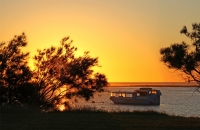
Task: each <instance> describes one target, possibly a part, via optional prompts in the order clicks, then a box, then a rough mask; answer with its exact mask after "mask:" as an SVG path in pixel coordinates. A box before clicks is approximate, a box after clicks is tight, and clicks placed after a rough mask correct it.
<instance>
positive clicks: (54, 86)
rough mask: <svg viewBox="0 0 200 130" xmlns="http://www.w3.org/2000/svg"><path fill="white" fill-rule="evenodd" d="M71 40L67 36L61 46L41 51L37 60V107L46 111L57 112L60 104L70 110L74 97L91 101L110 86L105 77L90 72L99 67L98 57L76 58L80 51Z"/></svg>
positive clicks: (34, 78) (34, 77) (87, 54)
mask: <svg viewBox="0 0 200 130" xmlns="http://www.w3.org/2000/svg"><path fill="white" fill-rule="evenodd" d="M68 41H69V37H65V38H63V39H62V41H61V44H60V46H59V47H53V46H52V47H50V48H47V49H43V50H38V51H37V52H38V54H37V55H35V57H34V61H35V62H34V63H35V70H34V73H33V82H34V84H36V86H37V88H38V94H37V95H38V96H37V97H38V105H39V106H40V107H42V108H43V109H55V108H56V105H57V104H59V103H62V104H65V106H66V107H70V105H69V102H68V101H69V99H71V98H72V97H82V98H85V99H86V100H89V99H90V97H92V96H93V94H94V92H102V91H104V87H106V86H107V84H108V82H107V79H106V76H105V75H104V74H100V73H94V72H93V70H92V69H91V68H92V67H93V66H98V58H91V57H90V56H89V52H85V53H84V55H83V56H80V57H75V51H77V48H76V47H74V46H72V45H71V43H72V41H70V42H68Z"/></svg>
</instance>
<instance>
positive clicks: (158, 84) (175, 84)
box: [108, 82, 199, 87]
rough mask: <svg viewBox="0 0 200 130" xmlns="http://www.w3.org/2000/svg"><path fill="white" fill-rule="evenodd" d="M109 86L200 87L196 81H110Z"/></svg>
mask: <svg viewBox="0 0 200 130" xmlns="http://www.w3.org/2000/svg"><path fill="white" fill-rule="evenodd" d="M108 87H199V85H198V84H197V83H196V82H191V83H187V82H110V83H109V85H108Z"/></svg>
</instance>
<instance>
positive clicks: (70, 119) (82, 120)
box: [0, 108, 200, 130]
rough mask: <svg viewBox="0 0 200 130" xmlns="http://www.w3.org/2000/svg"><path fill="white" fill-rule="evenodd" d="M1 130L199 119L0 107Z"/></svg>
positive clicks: (143, 129)
mask: <svg viewBox="0 0 200 130" xmlns="http://www.w3.org/2000/svg"><path fill="white" fill-rule="evenodd" d="M0 110H1V113H0V130H31V129H32V130H33V129H37V130H38V129H42V130H58V129H63V130H64V129H66V130H67V129H69V130H76V129H86V130H90V129H91V130H93V129H111V130H112V129H113V130H114V129H115V130H151V129H159V130H169V129H170V130H179V129H181V130H187V129H188V130H189V129H192V130H197V129H198V130H199V129H200V118H194V117H190V118H186V117H177V116H168V115H166V114H163V113H157V112H153V111H147V112H139V111H137V112H118V113H117V112H113V113H107V112H102V111H90V110H73V111H67V112H51V113H41V112H39V111H38V110H28V109H7V108H6V109H5V108H1V109H0Z"/></svg>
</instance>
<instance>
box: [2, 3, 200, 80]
mask: <svg viewBox="0 0 200 130" xmlns="http://www.w3.org/2000/svg"><path fill="white" fill-rule="evenodd" d="M180 2H181V5H180ZM199 7H200V1H199V0H192V2H191V1H187V0H177V1H173V0H162V1H160V0H154V1H149V0H126V1H116V0H107V1H88V0H86V1H63V0H52V1H48V0H42V1H41V0H34V1H26V0H20V1H11V0H7V1H3V0H2V1H1V2H0V16H1V18H2V19H1V24H0V28H1V32H0V36H1V37H0V41H9V40H10V39H12V38H13V36H14V35H20V34H21V33H22V32H25V34H26V35H27V41H28V45H27V47H26V51H28V52H30V59H29V66H30V68H31V69H32V70H33V69H34V65H33V59H32V58H33V56H34V55H36V54H37V53H36V52H37V49H44V48H49V47H51V46H59V45H60V41H61V40H62V38H64V37H67V36H69V37H70V40H73V43H72V45H73V46H75V47H77V48H78V51H77V52H76V55H77V56H83V54H84V52H85V51H89V52H90V53H89V55H90V56H91V57H98V58H99V65H100V66H101V67H96V68H93V69H94V71H95V72H100V73H103V74H105V75H106V76H107V79H108V81H109V82H171V81H172V82H173V81H183V80H182V79H181V77H179V76H178V75H177V74H175V73H173V72H172V71H170V70H168V69H166V67H165V66H164V65H163V64H162V63H161V62H160V54H159V49H160V48H162V47H166V46H169V45H170V44H172V43H180V42H182V41H187V38H186V37H185V36H183V35H181V34H180V30H181V28H182V27H183V26H184V25H186V26H187V27H191V24H192V23H194V22H200V17H198V15H199V14H200V10H199ZM177 16H178V17H177ZM188 42H189V43H190V41H188Z"/></svg>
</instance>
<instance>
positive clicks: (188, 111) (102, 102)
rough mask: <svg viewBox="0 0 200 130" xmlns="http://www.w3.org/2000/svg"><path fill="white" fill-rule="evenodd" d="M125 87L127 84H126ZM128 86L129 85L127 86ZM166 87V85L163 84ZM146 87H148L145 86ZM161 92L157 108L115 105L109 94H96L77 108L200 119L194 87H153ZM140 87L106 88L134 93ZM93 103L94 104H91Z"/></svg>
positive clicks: (198, 103)
mask: <svg viewBox="0 0 200 130" xmlns="http://www.w3.org/2000/svg"><path fill="white" fill-rule="evenodd" d="M126 85H127V84H126ZM129 85H130V84H129ZM165 85H166V84H165ZM176 85H177V84H176ZM147 86H148V85H147ZM150 86H151V87H152V88H155V89H159V90H161V92H162V96H161V102H160V105H159V106H138V105H116V104H113V102H111V101H110V100H109V96H110V92H103V93H100V94H96V95H95V96H94V98H92V99H91V100H90V101H88V102H85V101H80V102H79V106H89V107H92V108H93V107H95V108H97V109H103V110H106V111H127V110H128V111H135V110H154V111H158V112H165V113H167V114H170V115H177V116H185V117H200V93H198V92H195V93H194V89H195V87H153V86H152V85H150ZM138 88H140V87H127V86H126V87H123V85H122V84H121V85H120V86H118V87H108V88H107V90H108V91H118V90H121V91H134V90H135V89H138ZM92 101H94V102H95V103H92Z"/></svg>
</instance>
